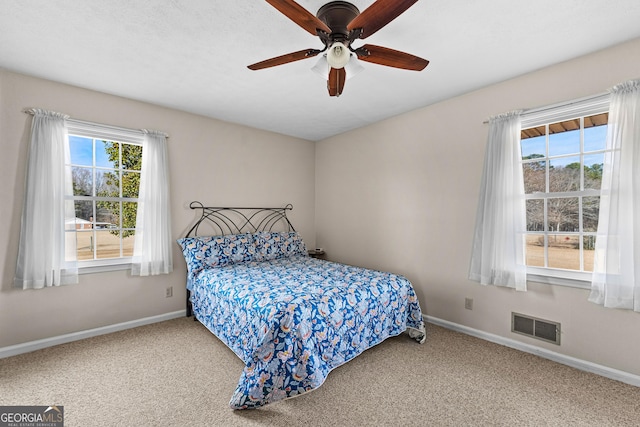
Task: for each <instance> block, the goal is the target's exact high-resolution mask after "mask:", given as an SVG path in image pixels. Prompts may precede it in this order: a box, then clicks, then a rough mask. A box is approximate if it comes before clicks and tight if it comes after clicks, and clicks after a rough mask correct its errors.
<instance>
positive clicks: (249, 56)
mask: <svg viewBox="0 0 640 427" xmlns="http://www.w3.org/2000/svg"><path fill="white" fill-rule="evenodd" d="M398 1H402V0H398ZM298 3H299V4H300V5H302V6H303V7H305V8H306V9H307V10H309V11H310V12H311V13H313V14H314V15H315V13H316V12H317V10H318V9H319V8H320V7H321V6H322V5H323V4H325V3H327V1H325V0H299V1H298ZM352 3H353V4H354V5H356V6H357V7H358V8H359V9H360V10H361V11H362V10H364V9H366V8H367V7H368V6H369V5H371V4H372V3H373V0H353V1H352ZM636 37H640V1H638V0H613V1H604V0H561V1H559V0H535V1H532V0H486V1H469V0H420V1H418V2H417V3H416V4H415V5H413V6H412V7H410V8H409V9H408V10H407V11H406V12H405V13H404V14H402V15H401V16H400V17H398V18H397V19H395V20H394V21H392V22H391V23H390V24H388V25H387V26H386V27H384V28H383V29H381V30H380V31H379V32H377V33H376V34H374V35H373V36H371V37H369V38H367V39H366V40H362V41H356V42H354V44H353V46H354V47H359V46H361V45H362V44H364V43H370V44H377V45H381V46H385V47H389V48H393V49H397V50H401V51H405V52H408V53H412V54H415V55H417V56H420V57H423V58H425V59H428V60H429V61H430V64H429V66H428V67H427V68H426V69H425V70H423V71H421V72H415V71H406V70H400V69H395V68H389V67H383V66H380V65H376V64H371V63H366V62H364V63H362V65H363V66H364V67H365V71H363V72H362V73H360V74H358V75H357V76H355V77H353V78H352V79H350V80H348V81H347V82H346V85H345V89H344V93H343V94H342V96H340V97H338V98H335V97H329V95H328V93H327V89H326V82H325V81H323V79H321V78H320V77H319V76H317V75H316V74H315V73H313V72H312V71H311V70H310V68H311V67H312V66H313V65H315V62H316V59H313V58H312V59H306V60H302V61H298V62H295V63H290V64H286V65H282V66H278V67H273V68H269V69H264V70H259V71H251V70H248V69H247V67H246V66H247V65H249V64H252V63H255V62H258V61H261V60H263V59H267V58H271V57H274V56H279V55H282V54H285V53H289V52H293V51H298V50H302V49H306V48H322V43H321V42H320V41H319V40H318V39H317V38H316V37H314V36H312V35H310V34H309V33H307V32H306V31H304V30H303V29H302V28H300V27H298V26H297V25H296V24H294V23H293V22H292V21H290V20H289V19H288V18H286V17H285V16H284V15H282V14H280V12H278V11H277V10H276V9H274V8H273V7H272V6H270V5H269V4H268V3H267V2H266V1H263V0H217V1H216V0H135V1H131V0H108V1H106V0H48V1H45V0H1V5H0V67H2V68H5V69H8V70H11V71H16V72H20V73H24V74H28V75H33V76H37V77H42V78H46V79H50V80H54V81H59V82H63V83H69V84H73V85H76V86H80V87H85V88H89V89H94V90H97V91H101V92H106V93H110V94H115V95H120V96H124V97H128V98H133V99H137V100H141V101H146V102H150V103H154V104H159V105H163V106H167V107H172V108H177V109H180V110H184V111H189V112H193V113H197V114H201V115H205V116H210V117H214V118H218V119H222V120H226V121H230V122H235V123H240V124H244V125H248V126H252V127H256V128H261V129H267V130H271V131H274V132H279V133H282V134H286V135H292V136H296V137H299V138H304V139H308V140H312V141H316V140H321V139H324V138H327V137H329V136H332V135H335V134H338V133H341V132H344V131H346V130H349V129H354V128H358V127H361V126H365V125H367V124H369V123H372V122H376V121H379V120H381V119H384V118H387V117H391V116H394V115H397V114H400V113H403V112H406V111H410V110H413V109H416V108H420V107H423V106H426V105H429V104H433V103H435V102H438V101H441V100H443V99H446V98H450V97H453V96H456V95H460V94H462V93H465V92H469V91H472V90H474V89H477V88H480V87H483V86H487V85H489V84H492V83H495V82H498V81H502V80H505V79H508V78H512V77H515V76H517V75H521V74H524V73H527V72H530V71H533V70H537V69H540V68H542V67H545V66H548V65H551V64H554V63H558V62H561V61H565V60H567V59H571V58H574V57H577V56H581V55H584V54H587V53H589V52H593V51H596V50H599V49H603V48H606V47H608V46H612V45H614V44H618V43H621V42H624V41H626V40H630V39H633V38H636ZM639 54H640V52H639ZM639 75H640V70H639Z"/></svg>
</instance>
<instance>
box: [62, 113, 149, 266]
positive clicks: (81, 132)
mask: <svg viewBox="0 0 640 427" xmlns="http://www.w3.org/2000/svg"><path fill="white" fill-rule="evenodd" d="M67 133H68V135H70V136H71V135H75V136H80V137H87V138H95V139H102V140H107V141H114V142H122V143H127V144H133V145H141V146H142V145H144V144H143V142H144V133H143V132H142V131H139V130H134V129H126V128H120V127H116V126H109V125H104V124H100V123H93V122H87V121H82V120H76V119H67ZM68 199H74V196H69V197H68ZM116 199H117V200H122V198H116ZM74 200H75V199H74ZM126 201H131V200H129V199H127V200H126ZM136 201H137V200H136ZM131 260H132V257H130V256H128V257H118V258H105V259H98V260H78V261H77V266H78V274H88V273H99V272H105V271H115V270H129V269H130V268H131Z"/></svg>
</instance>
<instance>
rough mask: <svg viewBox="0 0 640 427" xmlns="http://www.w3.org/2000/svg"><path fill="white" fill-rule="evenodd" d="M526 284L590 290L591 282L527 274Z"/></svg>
mask: <svg viewBox="0 0 640 427" xmlns="http://www.w3.org/2000/svg"><path fill="white" fill-rule="evenodd" d="M527 282H536V283H543V284H545V285H557V286H567V287H570V288H579V289H591V282H590V281H588V280H583V279H575V278H567V277H556V276H549V275H540V274H530V273H527Z"/></svg>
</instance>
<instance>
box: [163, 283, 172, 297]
mask: <svg viewBox="0 0 640 427" xmlns="http://www.w3.org/2000/svg"><path fill="white" fill-rule="evenodd" d="M164 296H165V297H167V298H171V297H172V296H173V286H169V287H168V288H167V289H165V293H164Z"/></svg>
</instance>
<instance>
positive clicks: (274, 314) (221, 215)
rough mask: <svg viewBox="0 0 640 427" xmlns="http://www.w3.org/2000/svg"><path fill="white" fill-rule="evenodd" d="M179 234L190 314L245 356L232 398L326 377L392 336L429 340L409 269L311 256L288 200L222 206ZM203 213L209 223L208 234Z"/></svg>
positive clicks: (236, 402)
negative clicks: (277, 203)
mask: <svg viewBox="0 0 640 427" xmlns="http://www.w3.org/2000/svg"><path fill="white" fill-rule="evenodd" d="M190 207H191V208H192V209H196V210H198V211H199V212H200V217H199V218H198V219H197V220H196V222H195V224H194V225H193V227H192V228H191V229H190V230H189V231H188V232H187V234H186V237H184V238H181V239H178V243H179V244H180V247H181V248H182V253H183V255H184V258H185V261H186V264H187V290H188V292H187V315H194V318H195V320H198V321H199V322H200V323H202V324H203V325H204V326H205V327H206V328H207V329H209V330H210V331H211V332H212V333H213V334H214V335H215V336H217V337H218V338H219V339H220V340H221V341H222V342H224V343H225V344H226V345H227V346H228V347H229V348H230V349H231V350H232V351H233V352H234V353H235V354H236V355H237V356H238V357H239V358H240V359H241V360H242V361H243V362H244V364H245V367H244V369H243V371H242V374H241V376H240V379H239V381H238V386H237V388H236V390H235V392H234V393H233V396H232V397H231V401H230V403H229V405H230V406H231V407H232V408H234V409H248V408H258V407H260V406H263V405H265V404H268V403H273V402H276V401H279V400H282V399H286V398H290V397H295V396H298V395H300V394H302V393H305V392H307V391H310V390H313V389H316V388H318V387H319V386H321V385H322V383H323V382H324V380H325V379H326V377H327V375H328V374H329V372H330V371H331V370H333V369H335V368H337V367H338V366H340V365H342V364H344V363H346V362H348V361H349V360H351V359H353V358H354V357H356V356H358V355H359V354H361V353H362V352H363V351H365V350H366V349H368V348H371V347H373V346H375V345H377V344H379V343H381V342H382V341H384V340H385V339H386V338H389V337H391V336H396V335H400V334H402V333H404V332H405V331H406V332H408V335H409V336H410V337H411V338H413V339H415V340H416V341H418V342H419V343H424V341H425V339H426V330H425V325H424V322H423V319H422V312H421V310H420V305H419V302H418V299H417V297H416V294H415V291H414V289H413V287H412V285H411V283H410V282H409V281H408V280H407V279H406V278H404V277H402V276H399V275H396V274H392V273H387V272H382V271H376V270H372V269H365V268H360V267H355V266H349V265H345V264H339V263H335V262H331V261H326V260H322V259H317V258H313V257H310V256H309V254H308V252H307V248H306V245H305V243H304V241H303V240H302V238H301V236H300V234H299V233H298V232H296V231H295V229H294V228H293V225H292V224H291V223H290V222H289V219H288V218H287V216H286V213H287V211H288V210H291V209H292V206H291V205H287V206H286V207H284V208H218V207H206V206H204V205H202V203H199V202H193V203H191V205H190ZM204 223H207V224H209V226H210V227H211V228H212V231H210V232H208V233H204V234H208V235H202V233H201V232H200V229H201V227H202V226H203V224H204Z"/></svg>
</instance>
